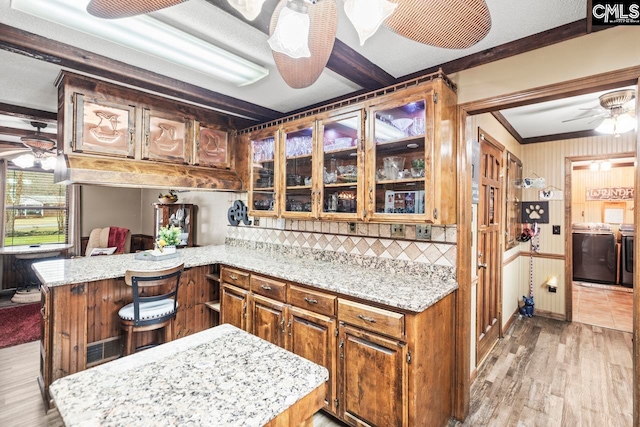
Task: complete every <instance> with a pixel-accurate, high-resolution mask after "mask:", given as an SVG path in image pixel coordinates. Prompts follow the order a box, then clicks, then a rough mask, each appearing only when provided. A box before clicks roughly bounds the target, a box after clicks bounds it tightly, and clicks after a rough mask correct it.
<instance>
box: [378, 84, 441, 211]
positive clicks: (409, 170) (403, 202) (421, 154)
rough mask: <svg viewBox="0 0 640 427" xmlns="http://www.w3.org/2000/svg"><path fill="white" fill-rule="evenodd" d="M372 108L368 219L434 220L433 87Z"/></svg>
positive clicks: (394, 98)
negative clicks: (432, 187)
mask: <svg viewBox="0 0 640 427" xmlns="http://www.w3.org/2000/svg"><path fill="white" fill-rule="evenodd" d="M386 99H388V102H384V101H385V100H384V99H383V100H381V101H380V102H381V103H380V104H377V105H374V106H372V107H370V110H369V117H368V130H369V136H368V138H367V139H368V145H367V152H366V158H367V168H368V172H367V173H368V178H369V180H368V183H367V188H366V193H367V195H366V197H367V205H368V209H369V212H370V219H373V220H376V221H382V222H411V221H416V222H418V221H425V220H426V221H433V219H434V218H433V206H432V198H431V194H430V191H431V186H432V182H433V168H432V167H431V165H432V160H433V155H434V154H433V122H434V108H433V91H432V90H429V89H428V88H427V89H426V90H425V89H423V90H420V91H419V92H418V93H415V94H414V95H410V96H404V97H402V98H398V96H397V94H394V95H393V96H390V97H387V98H386Z"/></svg>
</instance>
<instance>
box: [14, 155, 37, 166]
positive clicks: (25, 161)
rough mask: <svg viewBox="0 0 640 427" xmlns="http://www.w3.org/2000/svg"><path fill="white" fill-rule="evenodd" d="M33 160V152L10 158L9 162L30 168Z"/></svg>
mask: <svg viewBox="0 0 640 427" xmlns="http://www.w3.org/2000/svg"><path fill="white" fill-rule="evenodd" d="M34 161H35V157H34V156H33V154H23V155H21V156H18V157H16V158H15V159H13V160H11V163H13V164H14V165H16V166H18V167H19V168H22V169H26V168H32V167H33V165H34Z"/></svg>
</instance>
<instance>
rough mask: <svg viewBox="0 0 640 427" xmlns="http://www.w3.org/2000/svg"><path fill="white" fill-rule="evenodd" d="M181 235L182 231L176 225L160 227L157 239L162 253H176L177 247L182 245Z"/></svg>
mask: <svg viewBox="0 0 640 427" xmlns="http://www.w3.org/2000/svg"><path fill="white" fill-rule="evenodd" d="M180 234H182V229H181V228H180V227H176V226H175V225H171V226H163V227H160V230H159V231H158V238H157V239H156V247H157V248H158V250H159V251H160V252H164V253H173V252H175V251H176V245H178V243H180Z"/></svg>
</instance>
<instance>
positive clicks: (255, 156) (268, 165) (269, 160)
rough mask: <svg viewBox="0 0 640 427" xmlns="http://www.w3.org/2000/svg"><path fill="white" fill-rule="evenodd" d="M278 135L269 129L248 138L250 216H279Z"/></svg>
mask: <svg viewBox="0 0 640 427" xmlns="http://www.w3.org/2000/svg"><path fill="white" fill-rule="evenodd" d="M279 135H280V131H279V130H278V129H274V128H270V129H267V130H263V131H260V132H258V133H255V134H252V135H251V137H250V143H249V144H250V150H249V157H250V159H251V161H250V162H249V164H250V168H249V214H250V215H252V216H274V217H275V216H277V215H278V214H279V205H278V197H277V196H278V193H277V190H278V188H279V185H278V184H277V182H278V179H279V178H280V173H279V172H278V171H279V168H280V160H279V157H278V148H279V147H280V144H279V143H278V137H279Z"/></svg>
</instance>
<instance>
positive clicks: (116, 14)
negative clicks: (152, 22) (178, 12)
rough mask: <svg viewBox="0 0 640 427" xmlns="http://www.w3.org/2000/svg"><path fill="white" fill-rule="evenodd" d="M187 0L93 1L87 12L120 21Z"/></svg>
mask: <svg viewBox="0 0 640 427" xmlns="http://www.w3.org/2000/svg"><path fill="white" fill-rule="evenodd" d="M184 1H186V0H141V1H131V0H91V1H90V2H89V4H88V5H87V12H89V14H91V15H93V16H96V17H98V18H104V19H119V18H128V17H130V16H135V15H140V14H143V13H150V12H155V11H156V10H160V9H164V8H166V7H170V6H175V5H176V4H180V3H182V2H184Z"/></svg>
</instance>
